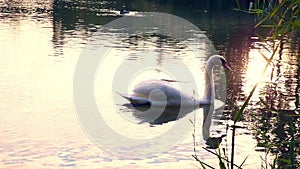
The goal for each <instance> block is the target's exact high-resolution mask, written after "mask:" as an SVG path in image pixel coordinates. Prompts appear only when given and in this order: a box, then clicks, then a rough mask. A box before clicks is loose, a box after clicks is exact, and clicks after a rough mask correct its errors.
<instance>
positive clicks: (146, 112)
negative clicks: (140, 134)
mask: <svg viewBox="0 0 300 169" xmlns="http://www.w3.org/2000/svg"><path fill="white" fill-rule="evenodd" d="M223 105H224V103H223V102H222V101H220V100H215V102H214V103H213V104H206V105H202V106H201V107H191V106H190V107H187V106H185V107H170V106H167V107H164V106H151V105H143V106H139V107H134V106H132V105H131V104H124V105H123V106H126V107H127V108H129V109H131V110H133V111H131V112H132V115H133V116H134V117H135V118H136V119H138V120H139V123H149V124H150V126H152V127H154V126H156V125H163V124H164V123H168V122H171V121H176V120H179V119H181V118H183V117H184V116H186V115H187V114H189V113H191V112H193V111H195V110H197V109H202V110H203V121H202V137H203V140H205V141H206V145H207V146H208V148H212V149H216V148H218V146H219V144H220V143H221V141H222V138H223V137H224V136H225V135H224V134H223V135H220V136H217V137H216V136H214V137H211V134H210V128H211V125H212V120H213V119H214V117H215V116H214V115H216V114H219V113H222V110H223ZM215 107H216V108H215ZM196 130H197V129H196Z"/></svg>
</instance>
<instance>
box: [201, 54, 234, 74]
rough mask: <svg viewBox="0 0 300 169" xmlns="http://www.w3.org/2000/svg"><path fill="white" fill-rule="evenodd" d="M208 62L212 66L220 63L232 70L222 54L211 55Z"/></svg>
mask: <svg viewBox="0 0 300 169" xmlns="http://www.w3.org/2000/svg"><path fill="white" fill-rule="evenodd" d="M207 64H208V65H209V66H211V67H213V66H215V65H220V66H223V67H224V68H225V69H227V70H231V68H230V66H229V65H228V63H227V60H226V59H225V58H224V57H223V56H221V55H213V56H211V57H210V58H209V59H208V61H207Z"/></svg>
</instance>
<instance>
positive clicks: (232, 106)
mask: <svg viewBox="0 0 300 169" xmlns="http://www.w3.org/2000/svg"><path fill="white" fill-rule="evenodd" d="M253 34H254V32H253V29H252V27H251V26H241V27H240V28H238V29H237V30H235V31H234V32H232V33H231V34H229V35H228V41H227V42H226V43H225V44H223V45H218V47H217V48H218V50H219V51H222V52H221V53H222V54H223V55H224V56H225V57H226V58H227V60H228V63H229V64H230V66H231V67H232V71H231V72H228V73H227V105H228V109H229V110H233V113H234V112H236V111H235V110H236V109H237V106H236V103H237V102H243V101H244V99H245V93H244V91H243V89H242V87H243V85H244V83H245V80H244V79H245V77H244V75H245V72H246V70H247V65H248V59H249V51H250V46H251V42H252V41H251V37H252V36H253Z"/></svg>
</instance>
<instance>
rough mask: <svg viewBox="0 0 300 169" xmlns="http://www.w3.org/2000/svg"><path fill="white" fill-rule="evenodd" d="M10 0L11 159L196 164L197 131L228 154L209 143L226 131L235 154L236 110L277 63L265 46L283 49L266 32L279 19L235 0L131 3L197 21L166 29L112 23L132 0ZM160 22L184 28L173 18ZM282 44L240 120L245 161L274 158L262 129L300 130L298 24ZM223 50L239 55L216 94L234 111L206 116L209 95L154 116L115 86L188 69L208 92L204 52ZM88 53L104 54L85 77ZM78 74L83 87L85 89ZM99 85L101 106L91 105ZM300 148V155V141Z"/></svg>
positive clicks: (6, 56) (92, 164)
mask: <svg viewBox="0 0 300 169" xmlns="http://www.w3.org/2000/svg"><path fill="white" fill-rule="evenodd" d="M0 2H1V5H2V7H1V12H0V22H1V24H0V47H1V48H0V57H1V63H0V64H1V67H0V71H1V77H0V91H1V96H0V100H1V102H0V109H1V111H0V115H1V123H0V131H1V136H0V137H1V139H0V145H1V146H0V168H169V167H172V168H197V167H200V165H199V163H197V162H196V161H195V160H194V159H193V157H192V155H193V154H194V138H193V134H195V141H196V143H197V145H196V149H197V150H196V151H197V155H198V157H199V158H200V159H201V160H203V161H204V162H205V163H208V164H210V165H212V166H216V165H217V164H218V163H217V158H216V157H215V156H214V155H213V154H211V153H209V152H207V151H206V150H204V149H203V148H202V147H209V148H211V150H212V151H214V149H213V148H215V147H216V146H215V144H216V143H217V142H221V147H222V148H225V149H226V151H227V155H228V156H230V155H229V154H230V144H231V142H230V140H231V129H230V127H229V129H228V126H230V125H231V124H232V120H231V118H230V117H231V116H232V114H234V113H235V112H236V111H237V110H238V108H239V107H240V106H241V105H242V104H243V102H244V101H245V99H246V97H247V96H248V95H249V93H250V91H251V90H252V88H253V86H254V85H255V83H256V81H257V80H259V77H260V74H261V72H262V71H263V69H264V67H265V65H266V64H267V62H266V60H265V59H264V57H262V54H263V55H265V56H266V57H270V56H271V55H272V53H271V52H269V51H268V50H270V51H272V49H271V47H272V44H271V41H261V40H260V39H259V36H263V37H265V38H267V37H268V34H269V33H270V32H269V30H268V29H254V28H253V26H254V24H255V22H256V18H255V17H254V16H252V15H248V14H244V13H240V12H233V11H230V10H221V11H210V10H205V9H199V10H198V9H196V7H190V6H180V5H174V6H171V7H170V6H169V5H170V4H164V3H154V2H148V1H142V2H143V3H141V2H132V3H130V4H126V5H127V6H129V8H131V9H134V10H132V11H131V12H130V13H129V14H130V16H128V17H129V20H130V19H136V18H137V19H138V20H135V22H143V21H141V19H142V20H143V18H146V15H148V14H147V13H145V12H143V11H149V12H166V13H169V14H173V15H177V16H179V17H182V18H183V19H186V21H188V22H190V23H192V24H194V25H195V26H197V28H198V29H197V30H193V31H191V30H188V31H185V30H184V31H183V32H192V34H191V35H192V36H189V35H190V34H189V35H187V36H188V38H187V37H184V38H183V39H180V38H176V35H175V34H168V35H162V34H161V33H157V32H159V31H160V29H158V28H157V27H156V26H153V27H151V26H147V27H146V28H141V29H143V31H144V32H143V31H140V32H138V33H135V34H130V33H128V30H126V29H123V28H120V27H114V28H112V27H111V26H112V25H113V24H111V22H112V21H116V19H120V18H121V19H122V18H126V17H120V16H119V11H118V10H119V9H120V7H121V6H123V5H124V2H123V1H102V2H101V3H100V2H97V1H80V2H77V1H74V2H71V1H55V3H53V2H52V1H38V0H36V1H26V0H24V1H0ZM164 16H165V15H164ZM167 16H169V15H167ZM125 21H128V20H125ZM167 21H168V20H167ZM120 22H121V21H120ZM149 22H150V21H149ZM125 23H126V22H125ZM143 23H144V22H143ZM159 23H160V24H163V26H166V30H170V31H171V30H177V28H176V27H175V26H174V25H176V24H174V23H164V22H159ZM179 23H180V22H179ZM107 24H108V25H109V26H104V25H107ZM110 24H111V25H110ZM150 25H151V24H150ZM168 26H170V28H169V27H168ZM174 27H175V28H174ZM178 29H179V28H178ZM275 44H279V49H278V51H277V52H276V54H275V58H274V61H273V62H272V64H271V65H270V66H269V68H268V69H267V71H266V74H265V75H264V77H263V79H262V82H261V83H260V85H259V86H258V88H257V91H256V92H255V93H254V95H253V97H252V101H251V103H250V105H249V106H248V107H247V109H246V111H245V114H244V115H243V117H242V119H241V121H240V122H238V126H239V128H238V129H237V131H236V138H235V139H236V140H235V141H236V143H235V144H236V150H235V157H236V160H235V163H236V164H241V163H242V162H243V160H244V159H245V158H246V157H247V156H248V155H249V157H248V159H247V160H246V162H245V164H244V165H243V166H244V168H259V167H260V166H261V163H262V160H261V157H263V158H265V152H264V151H263V148H262V145H263V143H264V141H265V138H263V137H261V135H260V134H258V132H261V133H262V132H270V133H271V134H269V136H270V138H271V140H273V141H274V142H276V143H277V144H279V143H281V142H283V141H286V139H294V140H299V138H300V137H299V131H297V130H294V129H297V128H298V127H299V120H300V119H299V93H300V91H299V76H300V73H299V65H298V61H299V59H298V57H299V46H300V44H299V36H297V35H296V34H295V35H294V36H292V37H286V38H284V40H283V41H281V42H280V41H276V43H275ZM103 51H105V52H106V53H103ZM101 52H102V53H101ZM216 53H218V54H221V55H223V56H224V57H225V58H226V59H227V60H228V62H229V64H230V66H231V67H232V71H231V72H228V71H223V70H222V69H221V68H220V67H217V68H216V69H215V70H214V74H215V76H214V80H215V84H216V97H217V98H218V99H219V100H222V101H224V102H225V103H226V104H225V110H224V111H223V110H220V111H216V112H222V114H223V116H218V113H216V114H217V115H216V116H214V117H213V118H212V119H211V118H207V117H205V115H204V114H206V113H205V112H207V111H208V112H210V108H211V107H208V108H207V107H204V108H201V109H191V110H183V111H184V112H186V114H184V115H183V117H182V118H180V119H176V117H175V119H176V120H175V119H173V118H169V117H167V118H161V119H159V120H157V121H155V120H156V119H157V116H155V115H153V116H152V115H151V116H150V117H149V116H147V115H145V114H144V113H143V112H142V111H139V110H134V109H132V108H130V107H126V106H124V104H126V103H127V101H126V100H125V99H123V98H122V97H120V96H119V95H118V94H117V93H116V92H120V93H128V92H129V91H130V90H131V89H132V88H133V86H134V85H135V84H137V83H138V82H139V81H143V80H147V79H176V80H179V81H181V82H179V83H175V86H176V87H178V88H180V89H181V90H183V91H185V92H186V93H188V94H189V95H191V96H194V97H200V96H201V93H203V91H204V88H203V85H204V83H203V80H204V73H203V70H204V65H205V62H206V60H207V58H208V57H209V56H210V55H212V54H216ZM100 57H102V58H101V60H99V58H100ZM95 58H96V60H97V58H98V60H97V61H98V62H93V61H94V60H93V59H95ZM80 59H81V60H83V61H90V62H89V63H90V65H85V67H84V66H83V68H85V69H86V70H89V68H90V67H92V66H94V67H95V68H96V71H95V72H93V73H94V74H95V76H93V74H92V76H89V75H90V74H83V76H79V77H80V78H78V79H77V78H76V75H77V74H76V71H77V73H79V74H80V73H82V69H79V68H80V66H81V65H82V64H81V63H82V62H80ZM80 64H81V65H80ZM89 66H90V67H89ZM144 68H145V69H144ZM84 75H87V76H84ZM89 82H92V83H89ZM89 84H90V85H89ZM80 85H84V86H83V87H81V86H80ZM85 85H86V86H85ZM78 86H79V87H81V88H80V89H82V91H79V95H76V94H75V95H74V93H76V92H78V91H77V89H78V88H77V87H78ZM85 87H86V88H85ZM80 92H82V93H80ZM88 93H92V94H93V99H94V100H95V103H96V104H95V105H94V106H95V107H93V106H90V105H89V102H88V101H89V99H91V98H86V96H87V94H88ZM77 96H80V97H79V99H78V97H77ZM76 99H77V101H79V103H80V106H79V105H78V104H76ZM260 99H262V100H264V102H265V103H266V104H267V105H268V106H269V107H268V108H266V106H264V105H263V104H262V103H259V101H260ZM86 100H88V101H86ZM86 102H87V104H85V103H86ZM77 103H78V102H77ZM95 108H96V109H97V110H95ZM270 109H272V110H277V111H280V112H281V113H279V115H277V114H276V113H274V112H272V111H270ZM82 110H84V111H82ZM95 111H99V113H95ZM168 111H171V112H173V111H178V110H173V109H172V110H168ZM99 114H101V117H102V118H101V119H100V120H99V119H96V118H98V117H99V116H98V115H99ZM207 119H209V121H206V122H208V123H206V122H205V120H207ZM97 120H99V121H97ZM101 120H102V121H101ZM190 121H192V122H193V123H195V131H194V127H193V125H192V123H191V122H190ZM95 122H96V123H95ZM97 122H99V123H100V122H104V123H101V124H97ZM105 127H108V129H109V130H107V129H106V128H105ZM93 129H95V130H93ZM96 129H98V130H96ZM294 146H295V147H297V146H299V142H298V143H297V142H296V145H294ZM272 152H273V153H276V152H278V153H279V156H280V157H281V158H289V155H290V152H291V151H290V150H289V149H288V146H285V145H283V146H282V147H279V146H275V147H274V150H272ZM273 157H274V156H272V155H270V157H269V159H272V158H273ZM295 159H296V161H297V160H298V161H299V159H300V157H299V148H298V149H296V152H295ZM278 165H282V166H283V165H285V164H278Z"/></svg>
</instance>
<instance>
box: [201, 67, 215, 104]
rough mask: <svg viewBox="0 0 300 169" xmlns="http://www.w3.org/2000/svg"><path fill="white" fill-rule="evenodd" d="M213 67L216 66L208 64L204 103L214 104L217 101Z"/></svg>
mask: <svg viewBox="0 0 300 169" xmlns="http://www.w3.org/2000/svg"><path fill="white" fill-rule="evenodd" d="M213 67H214V65H213V64H212V63H210V62H208V63H207V64H206V66H205V90H204V96H203V101H207V102H208V103H212V102H213V101H214V99H215V89H214V80H213V73H212V72H213Z"/></svg>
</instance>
